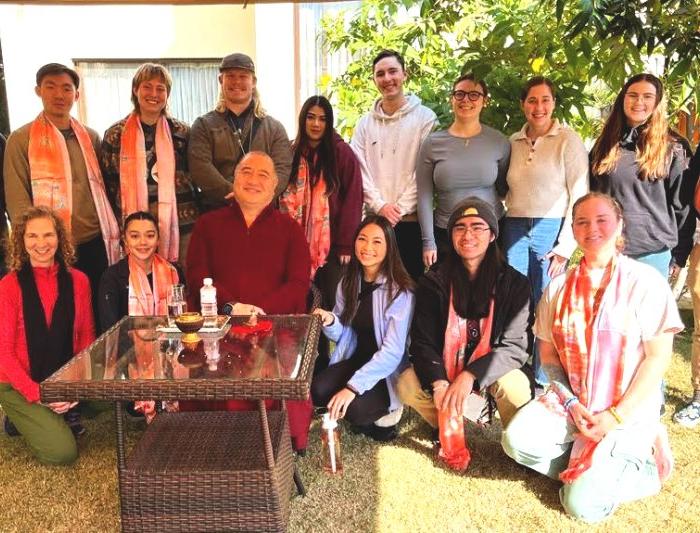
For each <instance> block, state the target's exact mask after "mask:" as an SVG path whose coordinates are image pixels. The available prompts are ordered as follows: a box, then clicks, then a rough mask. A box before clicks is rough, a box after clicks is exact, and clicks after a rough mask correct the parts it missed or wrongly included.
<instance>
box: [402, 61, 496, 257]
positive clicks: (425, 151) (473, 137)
mask: <svg viewBox="0 0 700 533" xmlns="http://www.w3.org/2000/svg"><path fill="white" fill-rule="evenodd" d="M488 100H489V94H488V88H487V86H486V83H485V82H484V81H483V80H479V79H477V78H476V77H475V76H474V75H473V74H465V75H463V76H460V77H459V78H458V79H457V81H455V82H454V84H453V86H452V93H451V95H450V102H451V104H452V111H453V113H454V121H453V122H452V124H451V125H450V127H449V128H447V129H446V130H443V131H437V132H435V133H431V134H430V135H429V136H428V137H427V138H426V139H425V141H423V144H422V145H421V149H420V152H419V154H418V160H417V163H416V183H417V186H418V222H420V227H421V234H422V237H423V263H424V264H425V266H426V267H430V266H431V265H432V264H433V263H435V262H436V261H437V259H438V256H439V257H440V258H442V257H444V256H446V255H447V254H448V253H449V250H450V248H451V244H450V239H449V236H448V235H447V230H446V227H447V220H448V219H449V218H450V213H452V211H453V210H454V208H455V206H456V205H457V204H458V203H459V202H460V201H461V200H463V199H464V198H466V197H468V196H476V197H478V198H481V199H482V200H484V201H486V202H488V203H489V204H490V205H491V206H492V207H493V208H494V210H495V212H496V215H497V216H498V218H501V217H502V216H503V205H502V204H501V201H500V198H501V197H503V196H504V195H505V192H506V172H507V171H508V162H509V160H510V143H509V142H508V139H507V138H506V137H505V136H504V135H503V134H502V133H500V132H498V131H496V130H495V129H493V128H491V127H489V126H486V125H485V124H482V123H481V122H480V120H479V117H480V115H481V110H482V109H483V108H484V107H485V106H486V105H487V104H488ZM433 197H435V204H434V205H433Z"/></svg>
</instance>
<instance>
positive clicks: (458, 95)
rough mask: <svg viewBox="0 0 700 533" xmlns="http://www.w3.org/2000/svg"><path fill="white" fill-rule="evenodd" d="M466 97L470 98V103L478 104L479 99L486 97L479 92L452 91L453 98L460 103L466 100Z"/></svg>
mask: <svg viewBox="0 0 700 533" xmlns="http://www.w3.org/2000/svg"><path fill="white" fill-rule="evenodd" d="M465 96H466V97H467V98H469V101H470V102H476V101H477V100H479V98H481V97H482V96H484V93H480V92H479V91H452V98H454V99H455V100H457V101H458V102H461V101H462V100H464V97H465Z"/></svg>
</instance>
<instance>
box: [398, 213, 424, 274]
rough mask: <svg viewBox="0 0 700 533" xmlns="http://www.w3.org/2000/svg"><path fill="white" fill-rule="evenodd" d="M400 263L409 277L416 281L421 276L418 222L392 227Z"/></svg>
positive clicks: (420, 245)
mask: <svg viewBox="0 0 700 533" xmlns="http://www.w3.org/2000/svg"><path fill="white" fill-rule="evenodd" d="M394 233H395V234H396V244H398V246H399V253H400V254H401V261H402V262H403V266H404V267H406V271H408V273H409V274H410V275H411V277H412V278H413V279H414V280H415V281H418V278H420V277H421V276H422V275H423V272H424V271H425V268H424V266H423V241H422V238H421V232H420V225H419V224H418V222H410V221H407V222H399V223H398V224H396V226H394Z"/></svg>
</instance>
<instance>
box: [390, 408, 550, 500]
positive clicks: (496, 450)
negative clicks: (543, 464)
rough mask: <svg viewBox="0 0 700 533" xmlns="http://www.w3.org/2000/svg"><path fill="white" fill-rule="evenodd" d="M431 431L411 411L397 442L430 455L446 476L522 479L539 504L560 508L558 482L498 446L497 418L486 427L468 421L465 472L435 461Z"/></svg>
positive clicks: (498, 423) (499, 444)
mask: <svg viewBox="0 0 700 533" xmlns="http://www.w3.org/2000/svg"><path fill="white" fill-rule="evenodd" d="M409 412H410V410H409ZM431 433H432V429H431V428H430V426H429V425H428V424H427V423H426V422H424V421H423V420H422V419H421V418H420V416H418V415H417V413H412V417H410V419H409V420H408V421H407V422H406V423H405V424H404V427H403V429H402V431H401V435H400V437H399V440H398V441H397V445H399V446H402V447H404V448H408V449H411V450H413V451H416V452H418V453H420V454H423V455H425V456H427V457H430V459H431V460H432V462H433V464H434V466H435V468H440V469H442V470H443V471H444V472H445V474H446V475H452V476H459V477H463V476H466V477H470V478H478V479H488V480H508V481H519V482H522V483H524V484H525V485H526V486H527V490H529V491H530V492H533V493H535V494H537V495H538V497H539V499H540V501H541V502H542V505H544V506H545V507H548V508H550V509H553V510H556V511H560V512H561V511H562V507H561V503H560V502H559V487H560V486H561V483H560V482H558V481H555V480H553V479H550V478H548V477H546V476H544V475H541V474H539V473H537V472H535V471H533V470H531V469H529V468H527V467H525V466H522V465H520V464H518V463H516V462H515V461H513V460H512V459H511V458H510V457H508V456H507V455H506V454H505V452H504V451H503V448H502V447H501V423H500V421H499V420H494V422H492V423H491V424H489V425H486V426H478V425H476V424H473V423H468V425H467V427H466V434H467V445H468V447H469V450H470V452H471V463H470V464H469V467H468V469H467V471H466V472H465V473H460V472H453V471H451V470H450V469H448V468H447V467H445V466H444V465H443V464H442V462H440V461H439V459H438V458H437V448H436V447H434V446H433V445H432V443H431V440H430V438H431Z"/></svg>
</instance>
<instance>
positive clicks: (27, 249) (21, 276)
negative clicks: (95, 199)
mask: <svg viewBox="0 0 700 533" xmlns="http://www.w3.org/2000/svg"><path fill="white" fill-rule="evenodd" d="M12 230H13V231H12V234H11V236H10V239H9V241H8V253H7V257H8V265H7V266H8V268H9V271H10V273H9V274H8V275H7V276H5V277H4V278H3V279H2V280H0V324H2V328H0V405H1V406H2V409H3V411H4V412H5V431H6V432H7V433H8V435H22V436H23V437H24V439H25V440H26V442H27V444H28V445H29V448H30V449H31V451H32V453H33V454H34V456H35V457H36V458H37V459H38V460H39V461H40V462H42V463H46V464H52V465H64V464H70V463H72V462H73V461H75V459H76V458H77V456H78V449H77V446H76V442H75V436H77V435H79V434H81V433H83V432H84V431H85V430H84V428H83V427H82V425H80V421H79V415H78V413H77V412H76V411H75V410H74V408H75V406H76V404H75V403H72V402H54V403H47V404H44V403H41V402H40V401H39V383H40V382H41V381H43V380H44V379H46V378H47V377H49V376H50V375H51V374H52V373H53V372H55V371H56V370H58V368H60V367H61V366H63V365H64V364H65V363H66V362H67V361H68V360H69V359H70V358H71V357H73V355H74V354H76V353H78V352H79V351H80V350H82V349H83V348H85V347H86V346H87V345H88V344H90V343H91V342H92V341H93V339H94V338H95V329H94V324H93V318H92V305H91V303H90V284H89V281H88V279H87V276H85V274H83V273H82V272H80V271H78V270H75V269H73V268H71V267H70V265H71V264H72V263H73V262H74V261H75V255H74V250H73V245H72V244H71V242H70V238H69V236H68V233H67V231H66V228H65V226H64V225H63V222H62V221H61V220H60V219H59V218H58V217H57V216H56V214H55V213H54V211H52V210H51V209H49V208H47V207H30V208H29V209H27V211H26V212H25V213H24V214H23V215H22V216H21V217H20V219H19V221H18V222H17V224H16V225H15V226H14V227H13V228H12Z"/></svg>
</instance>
